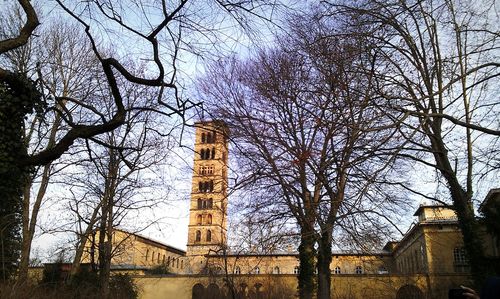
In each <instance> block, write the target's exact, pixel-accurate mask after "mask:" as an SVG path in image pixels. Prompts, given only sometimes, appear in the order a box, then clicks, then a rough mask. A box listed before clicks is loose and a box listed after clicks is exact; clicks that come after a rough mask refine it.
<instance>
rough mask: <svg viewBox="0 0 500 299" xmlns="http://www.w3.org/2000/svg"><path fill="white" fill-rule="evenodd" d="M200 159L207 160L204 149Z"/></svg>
mask: <svg viewBox="0 0 500 299" xmlns="http://www.w3.org/2000/svg"><path fill="white" fill-rule="evenodd" d="M200 159H202V160H204V159H205V150H204V149H201V150H200Z"/></svg>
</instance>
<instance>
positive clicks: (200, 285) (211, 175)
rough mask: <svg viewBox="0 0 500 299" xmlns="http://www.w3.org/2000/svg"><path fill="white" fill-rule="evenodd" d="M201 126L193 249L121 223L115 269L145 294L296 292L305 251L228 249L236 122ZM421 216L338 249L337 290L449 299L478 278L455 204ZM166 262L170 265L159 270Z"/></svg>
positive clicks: (491, 247)
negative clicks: (376, 245) (231, 141)
mask: <svg viewBox="0 0 500 299" xmlns="http://www.w3.org/2000/svg"><path fill="white" fill-rule="evenodd" d="M195 127H196V134H195V141H194V151H195V154H194V162H193V163H194V164H193V177H192V187H191V199H190V205H189V226H188V241H187V250H186V251H183V250H180V249H177V248H175V247H172V246H169V245H166V244H162V243H161V242H158V241H155V240H152V239H150V238H147V237H144V236H141V235H138V234H133V233H127V232H126V231H122V230H116V231H115V238H114V240H113V243H114V244H115V247H116V248H117V249H116V250H115V252H117V253H119V254H116V255H115V256H114V257H113V260H112V264H113V269H114V270H115V271H125V272H128V273H131V274H133V275H134V279H135V281H136V282H137V284H138V285H139V286H140V287H141V289H142V291H141V298H144V299H154V298H176V299H191V298H192V299H208V298H226V297H225V296H226V295H225V294H227V293H229V292H231V290H232V292H234V294H235V295H236V297H237V298H242V299H243V298H248V299H253V298H276V299H279V298H283V299H285V298H296V293H297V274H298V273H299V271H300V268H299V260H298V253H297V252H275V253H271V254H252V253H239V254H234V253H230V252H227V251H226V249H227V244H226V242H227V230H228V227H227V222H228V221H227V205H228V191H227V188H228V166H227V163H228V154H229V153H228V136H229V130H228V128H227V127H226V125H225V124H224V122H222V121H203V122H198V123H196V124H195ZM494 190H496V191H494ZM492 192H493V193H492ZM492 192H490V193H491V194H489V195H488V197H487V200H485V203H483V205H482V207H487V206H489V203H490V202H493V201H495V202H498V201H499V200H500V196H499V195H500V191H499V189H493V190H492ZM414 216H415V217H416V221H415V222H414V224H413V225H412V226H411V228H410V229H409V230H408V232H407V233H406V234H405V235H404V236H403V238H402V239H401V240H399V241H397V242H396V241H395V242H388V243H387V244H386V245H385V246H384V247H383V248H381V249H380V250H379V251H378V252H370V253H362V252H334V253H333V257H332V262H331V264H330V269H331V271H332V295H333V298H339V299H340V298H353V299H356V298H380V299H382V298H384V299H385V298H396V299H403V298H415V299H418V298H421V299H424V298H436V299H445V298H447V294H448V289H449V288H454V287H458V286H460V285H463V284H465V285H470V284H471V281H470V277H469V271H470V264H469V260H468V258H467V255H466V252H465V250H464V245H463V239H462V235H461V232H460V229H459V227H458V222H457V218H456V215H455V212H454V211H453V210H451V209H450V208H448V207H445V206H435V205H428V206H420V207H419V208H418V209H417V211H416V212H415V214H414ZM482 237H483V239H484V245H485V248H486V250H487V254H488V256H489V257H491V258H492V259H494V258H496V259H498V257H499V256H500V251H499V248H500V242H499V239H498V237H495V236H492V235H490V234H488V233H487V232H486V231H484V234H483V236H482ZM86 259H87V261H88V259H89V257H88V256H87V257H86ZM161 266H163V267H166V268H167V269H168V271H166V272H165V273H160V274H158V273H155V272H154V271H153V272H152V271H151V269H153V268H155V267H161ZM227 298H230V297H227Z"/></svg>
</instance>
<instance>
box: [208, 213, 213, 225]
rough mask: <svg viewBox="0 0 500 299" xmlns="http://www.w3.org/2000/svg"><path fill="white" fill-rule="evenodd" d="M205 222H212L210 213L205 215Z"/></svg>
mask: <svg viewBox="0 0 500 299" xmlns="http://www.w3.org/2000/svg"><path fill="white" fill-rule="evenodd" d="M207 224H212V215H210V214H208V215H207Z"/></svg>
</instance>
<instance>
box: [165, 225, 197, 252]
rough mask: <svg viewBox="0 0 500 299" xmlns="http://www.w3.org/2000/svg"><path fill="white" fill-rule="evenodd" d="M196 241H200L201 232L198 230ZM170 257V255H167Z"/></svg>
mask: <svg viewBox="0 0 500 299" xmlns="http://www.w3.org/2000/svg"><path fill="white" fill-rule="evenodd" d="M195 240H196V242H200V241H201V232H200V231H199V230H197V231H196V239H195ZM168 258H169V259H170V257H168Z"/></svg>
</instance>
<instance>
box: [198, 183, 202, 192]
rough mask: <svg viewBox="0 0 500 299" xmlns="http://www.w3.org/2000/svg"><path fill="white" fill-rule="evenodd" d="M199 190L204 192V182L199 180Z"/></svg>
mask: <svg viewBox="0 0 500 299" xmlns="http://www.w3.org/2000/svg"><path fill="white" fill-rule="evenodd" d="M198 192H203V182H198Z"/></svg>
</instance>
